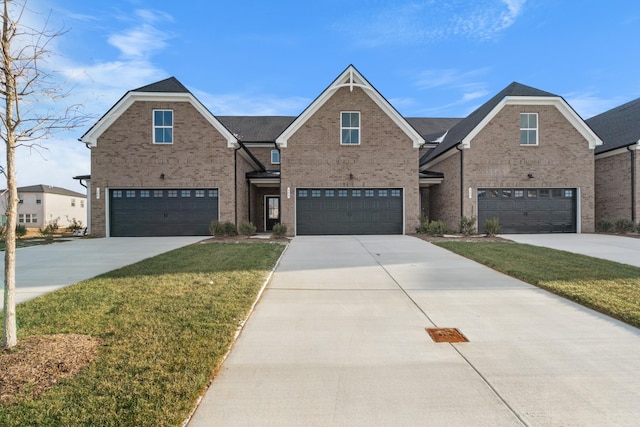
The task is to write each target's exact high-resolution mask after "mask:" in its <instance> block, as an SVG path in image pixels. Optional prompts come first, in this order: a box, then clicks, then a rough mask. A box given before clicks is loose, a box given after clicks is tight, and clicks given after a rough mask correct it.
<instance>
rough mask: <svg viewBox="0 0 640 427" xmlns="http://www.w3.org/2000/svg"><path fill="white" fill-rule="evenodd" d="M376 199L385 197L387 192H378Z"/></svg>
mask: <svg viewBox="0 0 640 427" xmlns="http://www.w3.org/2000/svg"><path fill="white" fill-rule="evenodd" d="M378 197H387V190H378Z"/></svg>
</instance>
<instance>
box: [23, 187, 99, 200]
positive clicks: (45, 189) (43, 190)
mask: <svg viewBox="0 0 640 427" xmlns="http://www.w3.org/2000/svg"><path fill="white" fill-rule="evenodd" d="M18 193H49V194H58V195H61V196H72V197H85V198H86V197H87V195H86V194H82V193H78V192H76V191H71V190H67V189H66V188H61V187H54V186H53V185H44V184H37V185H27V186H25V187H18Z"/></svg>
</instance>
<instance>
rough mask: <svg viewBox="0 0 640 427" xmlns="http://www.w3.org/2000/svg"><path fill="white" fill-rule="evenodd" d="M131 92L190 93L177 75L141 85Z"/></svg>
mask: <svg viewBox="0 0 640 427" xmlns="http://www.w3.org/2000/svg"><path fill="white" fill-rule="evenodd" d="M131 92H165V93H190V92H189V89H187V88H186V87H185V86H184V85H183V84H182V83H180V82H179V81H178V79H176V78H175V77H169V78H168V79H164V80H160V81H159V82H155V83H151V84H150V85H146V86H142V87H139V88H138V89H134V90H132V91H131Z"/></svg>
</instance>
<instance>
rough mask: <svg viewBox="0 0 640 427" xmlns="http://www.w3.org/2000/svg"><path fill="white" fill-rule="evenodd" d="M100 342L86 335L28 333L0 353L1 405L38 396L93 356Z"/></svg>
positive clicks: (79, 368) (88, 361) (78, 368)
mask: <svg viewBox="0 0 640 427" xmlns="http://www.w3.org/2000/svg"><path fill="white" fill-rule="evenodd" d="M101 344H102V342H101V341H100V340H99V339H97V338H93V337H91V336H88V335H77V334H59V335H42V336H34V337H28V338H24V339H22V340H20V341H19V342H18V345H17V346H16V347H14V348H12V349H11V350H3V351H2V352H1V353H0V405H11V404H13V403H16V402H17V401H19V400H20V399H21V398H24V397H27V396H30V397H37V396H39V395H40V394H42V393H44V392H45V391H47V390H48V389H50V388H52V387H53V386H55V385H56V384H57V383H58V382H59V381H60V380H61V379H63V378H69V377H73V376H75V375H77V374H78V373H79V372H80V371H81V370H82V368H84V367H85V366H87V365H88V364H90V363H91V362H93V361H94V360H95V357H96V353H97V351H98V347H99V346H100V345H101Z"/></svg>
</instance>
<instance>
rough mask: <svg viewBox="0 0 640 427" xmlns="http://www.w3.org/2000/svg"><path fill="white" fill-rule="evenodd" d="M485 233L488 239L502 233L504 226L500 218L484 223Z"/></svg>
mask: <svg viewBox="0 0 640 427" xmlns="http://www.w3.org/2000/svg"><path fill="white" fill-rule="evenodd" d="M484 232H485V234H486V235H487V236H488V237H493V236H495V235H496V234H500V233H502V226H501V225H500V220H499V219H498V218H495V217H494V218H488V219H487V220H486V221H485V222H484Z"/></svg>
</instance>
